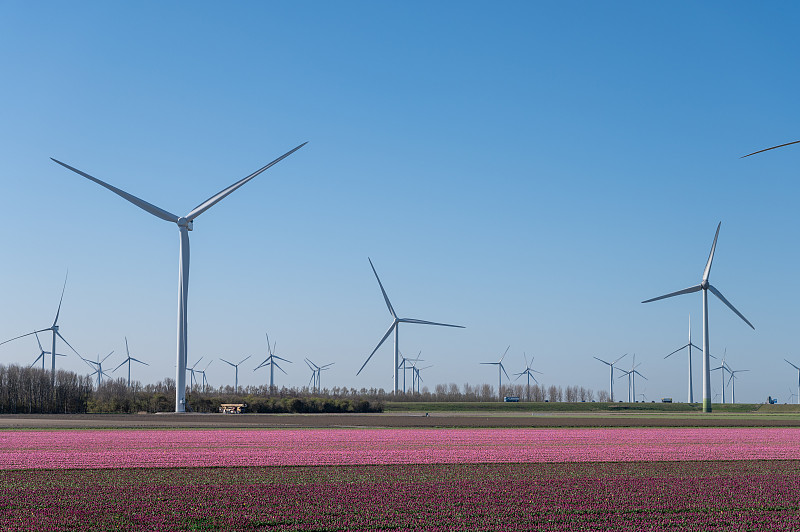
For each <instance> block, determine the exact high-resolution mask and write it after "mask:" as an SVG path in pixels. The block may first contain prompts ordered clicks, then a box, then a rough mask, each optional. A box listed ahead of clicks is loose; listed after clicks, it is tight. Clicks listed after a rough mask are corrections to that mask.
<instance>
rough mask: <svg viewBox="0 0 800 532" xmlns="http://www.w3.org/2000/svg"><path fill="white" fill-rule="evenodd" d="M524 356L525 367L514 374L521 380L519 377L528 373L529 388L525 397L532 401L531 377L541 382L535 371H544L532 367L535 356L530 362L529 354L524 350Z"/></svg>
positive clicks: (537, 382) (534, 380)
mask: <svg viewBox="0 0 800 532" xmlns="http://www.w3.org/2000/svg"><path fill="white" fill-rule="evenodd" d="M509 347H510V346H509ZM522 356H523V357H524V358H525V369H524V370H522V371H520V372H519V373H515V374H514V375H516V376H517V378H516V379H514V380H519V378H520V377H522V376H523V375H527V376H528V387H527V389H526V391H525V393H526V395H527V397H525V399H526V400H527V401H530V400H531V379H533V382H535V383H536V384H539V381H537V380H536V376H535V375H534V373H539V374H540V375H541V374H542V372H541V371H536V370H535V369H533V368H532V367H531V364H533V357H531V361H530V362H528V356H527V355H526V354H525V353H524V352H523V353H522Z"/></svg>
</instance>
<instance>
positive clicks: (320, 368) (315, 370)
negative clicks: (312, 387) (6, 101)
mask: <svg viewBox="0 0 800 532" xmlns="http://www.w3.org/2000/svg"><path fill="white" fill-rule="evenodd" d="M305 361H306V364H308V367H310V368H311V371H312V372H313V373H314V375H312V376H311V378H312V380H314V381H315V382H316V387H317V393H320V390H322V372H323V371H325V370H329V369H331V368H330V367H331V366H333V365H334V364H335V363H336V362H330V363H328V364H324V365H322V366H317V365H316V364H314V363H313V362H311V360H309V359H308V358H306V359H305ZM312 366H313V367H312ZM315 375H316V378H315Z"/></svg>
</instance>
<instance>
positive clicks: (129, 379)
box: [111, 336, 150, 388]
mask: <svg viewBox="0 0 800 532" xmlns="http://www.w3.org/2000/svg"><path fill="white" fill-rule="evenodd" d="M125 353H126V354H127V355H128V358H126V359H125V360H123V361H122V362H120V364H119V366H117V367H116V368H114V369H113V370H112V371H111V373H114V372H116V371H117V370H118V369H119V368H121V367H122V366H124V365H125V364H127V365H128V388H130V387H131V362H138V363H139V364H144V365H145V366H149V365H150V364H148V363H147V362H142V361H141V360H138V359H136V358H133V357H132V356H131V352H130V350H129V349H128V337H127V336H126V337H125Z"/></svg>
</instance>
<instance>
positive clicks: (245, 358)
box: [236, 355, 253, 366]
mask: <svg viewBox="0 0 800 532" xmlns="http://www.w3.org/2000/svg"><path fill="white" fill-rule="evenodd" d="M251 356H253V355H247V356H246V357H244V358H243V359H242V360H240V361H239V364H241V363H242V362H244V361H245V360H247V359H248V358H250V357H251ZM239 364H236V365H237V366H238V365H239Z"/></svg>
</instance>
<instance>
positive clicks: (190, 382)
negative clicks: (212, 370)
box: [186, 357, 203, 390]
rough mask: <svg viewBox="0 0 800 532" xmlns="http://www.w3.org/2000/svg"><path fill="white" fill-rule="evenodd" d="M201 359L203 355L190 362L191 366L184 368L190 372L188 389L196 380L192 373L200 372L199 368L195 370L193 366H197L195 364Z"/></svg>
mask: <svg viewBox="0 0 800 532" xmlns="http://www.w3.org/2000/svg"><path fill="white" fill-rule="evenodd" d="M201 360H203V357H200V358H198V359H197V362H195V363H194V364H192V367H190V368H186V371H188V372H189V373H190V374H191V377H190V378H189V389H190V390H191V389H192V388H193V387H194V385H195V383H196V382H197V377H195V376H194V374H195V373H200V370H196V369H194V368H196V367H197V365H198V364H199V363H200V361H201Z"/></svg>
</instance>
